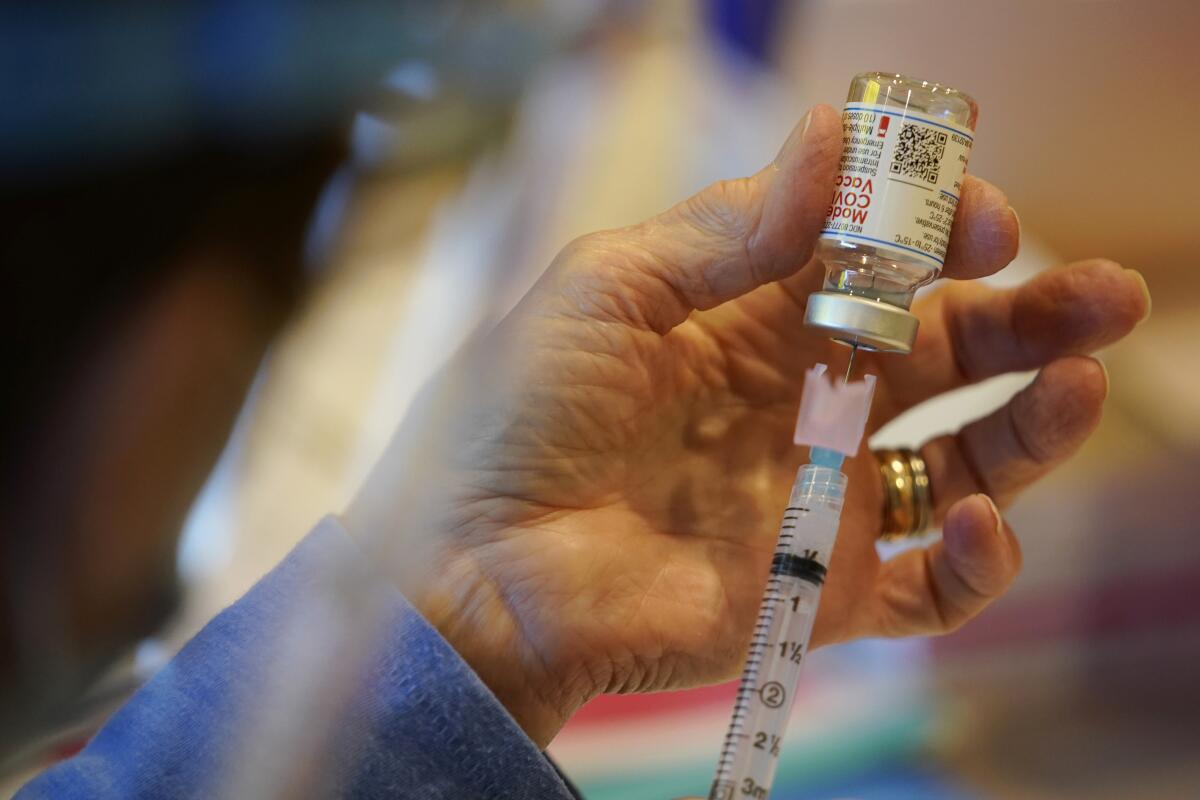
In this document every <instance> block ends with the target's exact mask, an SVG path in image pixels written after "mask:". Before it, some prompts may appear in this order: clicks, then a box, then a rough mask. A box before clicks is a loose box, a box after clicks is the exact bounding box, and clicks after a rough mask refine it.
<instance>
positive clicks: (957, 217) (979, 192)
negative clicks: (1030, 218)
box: [942, 175, 1021, 280]
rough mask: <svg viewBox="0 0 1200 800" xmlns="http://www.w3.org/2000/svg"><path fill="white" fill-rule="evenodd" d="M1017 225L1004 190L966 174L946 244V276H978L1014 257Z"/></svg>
mask: <svg viewBox="0 0 1200 800" xmlns="http://www.w3.org/2000/svg"><path fill="white" fill-rule="evenodd" d="M1020 239H1021V224H1020V222H1019V221H1018V220H1017V213H1016V212H1015V211H1013V209H1012V206H1010V205H1009V204H1008V197H1007V195H1005V194H1004V192H1002V191H1000V190H999V189H997V188H996V187H995V186H993V185H992V184H990V183H988V182H987V181H985V180H983V179H982V178H976V177H974V176H973V175H968V176H967V177H966V180H965V181H964V182H963V187H962V194H961V196H960V197H959V201H958V209H957V210H956V211H955V213H954V227H953V228H951V230H950V243H949V245H948V246H947V247H946V264H945V266H943V267H942V276H943V277H946V278H957V279H960V280H962V279H966V278H982V277H983V276H985V275H991V274H992V273H994V272H999V271H1000V270H1001V269H1003V268H1004V267H1005V266H1007V265H1008V263H1009V262H1010V261H1012V260H1013V259H1014V258H1016V257H1017V246H1018V245H1019V244H1020Z"/></svg>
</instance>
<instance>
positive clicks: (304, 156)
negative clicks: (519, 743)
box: [0, 0, 1200, 799]
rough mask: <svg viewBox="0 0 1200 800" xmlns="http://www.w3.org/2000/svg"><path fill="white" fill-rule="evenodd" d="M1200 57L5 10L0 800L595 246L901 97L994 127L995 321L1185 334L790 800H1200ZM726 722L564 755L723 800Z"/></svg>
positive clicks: (574, 8) (991, 32) (851, 680)
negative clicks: (1196, 88) (1004, 577)
mask: <svg viewBox="0 0 1200 800" xmlns="http://www.w3.org/2000/svg"><path fill="white" fill-rule="evenodd" d="M1197 32H1200V8H1198V7H1196V6H1195V5H1194V4H1193V3H1191V2H1187V1H1186V0H1162V2H1152V3H1138V2H1133V0H1099V1H1098V2H1097V1H1095V0H1086V1H1085V0H1060V2H1052V3H1044V2H1034V0H1013V2H1008V3H1004V4H969V5H963V4H961V3H954V2H950V0H917V1H915V2H911V3H903V4H899V3H892V2H885V0H861V1H860V2H854V3H844V2H835V0H813V1H812V2H794V3H784V2H768V1H767V0H755V1H754V2H736V1H735V0H703V2H685V1H684V0H679V2H668V3H654V4H651V3H637V2H604V1H603V0H573V1H572V2H552V1H551V0H546V1H545V2H503V3H484V2H445V3H420V2H360V1H359V0H354V1H353V2H350V1H346V2H316V0H308V1H306V2H283V1H282V0H275V1H272V2H249V0H245V1H244V2H237V1H235V0H224V1H222V2H186V3H183V2H181V3H103V4H91V3H64V2H54V3H38V4H25V5H24V6H21V5H18V4H15V3H13V4H4V5H2V6H0V87H2V89H0V91H2V93H3V98H4V102H3V104H0V170H2V173H0V174H2V177H3V186H2V187H0V214H2V215H3V222H2V223H0V224H2V225H3V234H2V235H0V264H2V269H3V275H4V279H5V285H6V287H7V288H8V290H9V292H8V306H9V308H8V312H7V313H6V314H4V315H3V322H2V323H0V324H2V325H3V332H4V337H5V341H6V343H7V346H6V348H5V356H4V363H3V370H4V374H5V378H6V381H5V383H6V386H8V387H10V388H8V389H6V391H5V394H4V401H3V402H4V405H3V415H2V418H0V430H2V432H3V437H2V439H0V441H3V443H4V452H3V456H2V457H0V458H2V459H3V484H2V486H3V489H2V490H0V491H2V492H3V494H2V501H0V524H2V526H3V527H2V529H0V530H2V532H0V583H2V585H3V593H2V598H3V603H2V606H3V610H2V613H0V709H2V711H0V789H4V788H7V787H8V784H7V783H5V781H12V782H13V784H12V785H14V786H15V785H17V783H18V782H19V781H20V779H21V778H22V777H23V776H26V775H27V774H28V772H29V771H30V770H32V769H37V768H40V767H41V766H44V765H45V764H46V763H48V762H49V761H50V760H52V759H54V758H56V757H59V756H61V755H63V754H64V753H67V752H70V751H71V750H72V749H73V748H75V747H77V746H78V744H79V743H80V741H82V740H83V739H84V738H85V737H86V736H87V735H88V734H89V733H90V732H91V731H92V730H94V727H95V725H96V724H97V723H98V722H99V721H101V720H102V719H103V718H104V716H105V715H106V714H107V713H109V712H110V711H111V709H112V708H113V707H114V706H115V705H116V704H118V703H119V702H120V701H121V699H122V698H123V697H125V696H126V695H127V694H128V692H129V691H131V689H132V688H133V687H135V686H136V685H137V684H138V683H139V682H140V681H142V680H144V679H145V678H146V677H147V676H148V675H150V674H152V673H153V671H154V669H156V668H157V667H158V666H161V664H162V662H163V659H164V658H165V657H166V656H167V655H169V654H170V653H171V652H172V651H173V650H174V649H176V648H177V647H178V646H179V645H181V644H182V642H183V641H185V640H186V639H187V637H188V636H189V635H190V634H192V633H194V632H195V630H196V629H197V628H198V627H199V626H200V625H201V624H203V622H204V621H205V620H206V619H207V618H209V617H210V616H211V615H212V614H214V613H215V612H216V611H217V610H219V609H220V608H221V607H223V606H224V605H225V604H227V603H229V602H230V601H232V600H233V599H234V598H236V597H237V596H238V595H239V594H241V593H242V592H243V591H245V589H246V588H248V587H249V586H250V585H251V584H252V583H253V582H254V580H256V579H257V577H258V576H259V575H261V574H262V573H263V572H264V571H265V570H267V569H269V568H270V566H271V565H273V564H274V563H275V562H276V561H277V560H279V559H280V558H281V557H282V556H283V555H284V554H285V553H286V552H287V551H288V550H289V549H290V547H291V546H292V545H293V544H294V543H295V542H296V541H297V540H298V539H299V538H300V537H301V536H303V534H304V533H305V532H306V531H307V530H308V529H309V528H310V527H311V526H312V525H313V524H314V523H315V522H316V521H317V520H318V519H319V518H320V517H321V516H322V515H323V514H325V513H327V512H329V511H331V510H336V509H339V508H341V507H342V505H343V504H344V503H345V501H346V499H347V497H348V496H349V494H350V493H351V492H352V491H353V490H354V488H355V487H356V486H357V484H358V482H359V480H360V479H361V478H362V476H363V474H364V473H365V471H366V469H367V467H368V465H369V464H371V463H372V461H373V460H374V457H375V456H376V455H377V454H378V452H379V450H380V449H381V448H382V446H383V443H384V442H385V441H386V440H387V438H388V436H389V435H390V433H391V430H392V429H393V427H394V426H395V424H396V422H397V421H398V419H399V418H400V417H402V416H403V414H404V411H405V409H406V407H407V405H408V403H409V402H410V401H411V400H412V397H413V395H414V393H415V392H416V390H417V388H418V387H419V386H420V385H421V384H422V383H423V382H424V381H425V380H426V379H427V378H428V376H429V375H430V374H431V373H432V372H433V371H434V370H435V369H436V368H437V366H438V365H439V364H440V363H441V362H442V360H443V359H445V358H446V357H447V356H448V355H449V354H450V353H452V352H453V351H454V349H455V348H456V347H457V346H458V344H459V343H461V342H462V341H463V340H464V338H465V337H466V336H468V335H469V334H470V332H471V331H472V330H473V328H474V326H475V324H476V323H477V322H478V321H479V320H481V319H487V318H489V317H491V316H494V315H495V314H496V313H498V312H502V311H503V310H504V309H505V307H506V306H508V305H511V304H512V303H513V302H515V300H516V298H518V297H519V296H520V295H521V294H522V293H523V292H524V290H525V289H526V288H527V287H528V285H529V284H530V283H531V282H532V281H533V280H534V278H536V276H537V275H538V274H539V273H540V272H541V270H542V269H543V268H544V267H545V266H546V264H548V263H549V261H550V259H551V258H552V257H553V255H554V253H555V252H556V251H557V250H558V249H559V248H560V247H561V246H562V245H563V244H564V243H565V242H567V241H569V240H570V239H571V238H573V237H574V236H577V235H579V234H582V233H585V232H587V231H591V230H596V229H600V228H607V227H613V226H617V225H623V224H628V223H632V222H635V221H638V220H639V219H642V218H644V217H646V216H648V215H650V214H653V213H655V212H657V211H659V210H661V209H662V208H663V207H665V206H668V205H670V204H671V203H673V202H674V201H676V200H678V199H679V198H680V197H683V196H685V195H687V194H688V193H690V192H693V191H695V190H696V189H698V188H700V187H701V186H703V185H704V184H706V183H708V182H709V181H711V180H715V179H718V178H724V177H730V176H733V175H739V174H746V173H748V172H750V171H753V170H755V169H758V168H759V167H761V165H762V164H764V163H766V161H768V160H769V159H770V157H771V156H772V155H773V154H774V152H775V151H776V149H777V148H778V146H779V143H780V142H782V141H783V138H784V137H785V136H786V134H787V131H788V130H789V129H790V127H791V126H792V125H793V124H794V122H795V120H796V119H797V118H798V117H799V116H800V115H801V114H802V113H803V112H804V110H805V109H806V107H807V106H808V105H810V104H812V103H816V102H827V103H831V104H833V105H838V104H840V102H841V101H842V99H843V97H844V93H845V89H846V85H847V82H848V80H849V78H850V76H851V75H853V74H854V73H856V72H860V71H863V70H867V69H885V70H894V71H898V72H905V73H908V74H914V75H917V76H920V77H925V78H929V79H931V80H937V81H942V82H945V83H949V84H952V85H955V86H958V87H960V88H962V89H964V90H966V91H968V92H970V93H972V94H973V95H974V96H975V97H976V98H977V100H978V101H979V103H980V108H981V115H980V125H979V129H978V144H977V147H976V149H975V151H974V153H973V155H972V163H971V166H970V170H971V171H972V172H973V173H975V174H978V175H981V176H983V177H986V178H988V179H989V180H991V181H992V182H994V183H996V184H997V185H999V186H1001V187H1003V188H1004V189H1005V190H1006V191H1007V192H1008V193H1009V195H1010V199H1011V201H1012V203H1013V205H1014V206H1015V207H1016V208H1017V209H1018V211H1019V212H1020V214H1021V221H1022V229H1023V249H1022V254H1021V256H1020V258H1019V259H1018V261H1017V263H1016V264H1014V265H1013V267H1012V268H1010V269H1009V270H1006V272H1005V274H1002V275H1001V276H998V277H997V278H996V279H995V280H996V282H997V283H1001V284H1003V283H1014V282H1019V281H1021V280H1023V279H1025V278H1027V277H1029V276H1030V275H1032V274H1035V273H1036V272H1038V271H1040V270H1042V269H1046V268H1049V267H1051V266H1053V265H1054V264H1057V263H1061V262H1063V261H1067V260H1073V259H1077V258H1083V257H1090V256H1099V255H1103V256H1108V257H1112V258H1115V259H1117V260H1120V261H1121V262H1122V263H1123V264H1124V265H1125V266H1127V267H1132V268H1136V269H1139V270H1140V271H1142V272H1143V273H1144V275H1145V276H1146V278H1147V281H1148V283H1149V285H1150V288H1151V291H1152V293H1153V294H1154V313H1153V315H1152V317H1151V318H1150V319H1149V320H1148V321H1147V322H1145V323H1144V324H1143V325H1142V326H1141V327H1140V328H1139V329H1138V330H1137V331H1136V332H1135V334H1134V335H1133V336H1132V337H1131V338H1130V339H1129V340H1128V341H1127V342H1125V343H1123V344H1121V345H1119V346H1118V347H1115V348H1113V349H1112V350H1111V351H1109V352H1106V353H1103V354H1102V357H1103V359H1104V361H1105V363H1106V365H1107V366H1108V369H1109V372H1110V376H1111V383H1112V392H1111V396H1110V399H1109V405H1108V409H1107V414H1106V419H1105V422H1104V424H1103V426H1102V427H1101V429H1100V431H1099V432H1098V434H1097V435H1096V436H1095V437H1094V439H1093V440H1092V441H1091V442H1089V444H1088V445H1087V446H1086V448H1085V450H1084V452H1083V453H1081V454H1080V455H1079V456H1078V457H1077V458H1076V459H1074V460H1073V461H1072V462H1070V463H1069V464H1068V465H1067V466H1066V467H1064V468H1063V469H1062V470H1060V471H1059V472H1057V473H1056V474H1055V475H1054V476H1053V477H1052V478H1050V479H1049V480H1047V481H1046V482H1044V483H1043V484H1041V485H1039V486H1038V487H1037V488H1036V489H1034V490H1032V491H1030V492H1029V493H1028V494H1027V495H1026V496H1025V497H1023V498H1022V499H1021V500H1020V501H1019V502H1018V503H1017V505H1016V506H1015V507H1014V508H1013V509H1012V511H1011V513H1010V515H1009V516H1010V518H1011V522H1012V524H1013V527H1014V529H1015V530H1016V531H1017V533H1018V535H1019V536H1020V537H1021V539H1022V543H1023V547H1024V551H1025V556H1026V558H1025V570H1024V573H1023V575H1022V577H1021V578H1020V579H1019V581H1018V584H1017V585H1016V587H1015V588H1014V589H1013V591H1012V593H1011V595H1010V596H1009V597H1007V598H1005V599H1004V600H1003V601H1002V602H1001V603H999V604H998V605H997V606H996V607H995V608H993V609H991V610H989V611H988V612H987V613H986V614H985V615H984V616H983V617H982V618H981V619H980V620H978V621H977V622H976V623H974V624H972V625H970V626H968V627H967V628H966V629H964V630H963V631H961V632H960V633H958V634H955V635H953V636H950V637H947V638H945V639H943V640H938V641H936V642H929V641H909V642H862V643H856V644H852V645H847V646H843V647H837V648H832V649H830V650H828V651H823V652H821V653H819V654H818V655H817V657H816V658H814V659H813V662H812V669H811V670H810V672H808V673H806V677H805V679H804V680H805V685H804V687H803V690H802V691H803V693H802V697H801V700H800V702H799V703H798V711H797V714H796V719H795V721H794V724H793V729H792V731H791V732H790V733H789V737H788V746H787V747H786V748H785V753H784V758H783V764H782V766H781V770H780V778H779V781H778V783H777V786H776V794H775V795H773V796H778V797H780V798H810V797H811V798H817V797H838V796H855V797H860V798H873V797H880V798H884V797H888V798H890V797H923V798H982V797H1003V798H1074V797H1078V798H1084V797H1087V798H1110V797H1111V798H1117V797H1121V798H1124V797H1135V796H1136V797H1145V798H1176V797H1189V796H1195V795H1196V794H1197V793H1200V763H1198V762H1197V760H1196V759H1195V756H1194V754H1195V753H1196V752H1197V750H1198V749H1200V693H1198V692H1200V689H1198V688H1197V684H1196V682H1195V680H1194V673H1195V669H1194V664H1195V663H1196V662H1197V658H1200V596H1198V595H1197V591H1196V587H1197V586H1198V585H1200V535H1197V534H1200V522H1197V519H1198V514H1200V506H1198V505H1197V503H1198V500H1197V495H1196V492H1195V487H1196V486H1198V485H1200V415H1198V414H1197V413H1196V403H1195V399H1194V398H1195V397H1196V396H1197V395H1198V394H1200V379H1198V378H1197V376H1200V360H1198V359H1200V357H1198V356H1197V355H1196V354H1195V352H1194V347H1192V345H1193V344H1194V343H1195V342H1196V341H1198V340H1200V314H1197V309H1198V308H1200V280H1198V279H1197V278H1196V268H1195V265H1194V261H1195V258H1196V255H1195V254H1196V252H1197V246H1198V245H1200V233H1198V229H1197V226H1196V203H1195V201H1194V199H1193V198H1192V196H1191V192H1192V187H1194V186H1196V185H1200V166H1197V163H1196V161H1195V159H1189V158H1188V157H1187V147H1188V144H1189V142H1190V140H1191V133H1190V132H1191V131H1194V130H1198V129H1200V110H1197V109H1196V107H1195V106H1194V105H1193V104H1188V103H1186V102H1183V101H1182V99H1181V98H1182V97H1183V96H1186V95H1185V94H1184V93H1183V92H1182V91H1181V88H1182V87H1187V86H1191V85H1193V84H1194V83H1195V81H1196V80H1197V79H1200V57H1198V56H1197V53H1196V48H1195V46H1194V43H1193V41H1192V40H1193V39H1194V37H1195V35H1196V33H1197ZM497 275H498V276H501V277H502V278H503V280H502V281H496V280H495V279H494V278H495V276H497ZM485 278H487V280H485ZM496 286H500V287H501V288H500V290H499V291H498V292H497V291H496V290H495V288H494V287H496ZM485 287H486V288H485ZM1027 380H1028V376H1008V377H1006V378H1003V379H999V380H996V381H993V382H990V383H989V384H987V385H985V386H984V387H982V388H980V389H978V390H974V391H973V392H969V393H965V394H963V395H960V396H958V397H954V398H949V399H947V400H945V401H944V402H942V403H941V404H940V405H938V406H937V407H935V408H932V409H926V410H924V411H923V412H920V413H917V414H914V415H912V416H911V417H909V418H908V419H904V420H901V421H899V422H898V423H897V424H895V425H893V426H891V427H890V428H889V429H888V430H887V431H885V432H883V434H881V437H882V438H883V439H886V440H887V441H888V442H896V443H910V444H911V443H917V442H920V441H921V440H923V439H924V438H925V437H926V436H928V435H931V434H933V433H937V432H941V431H944V430H948V429H952V428H954V427H957V426H958V425H959V424H961V423H962V422H964V421H966V420H968V419H970V418H973V417H975V416H978V415H980V414H982V413H985V412H986V411H988V410H990V409H991V408H993V407H995V406H997V405H999V404H1000V403H1001V402H1003V401H1004V400H1005V399H1006V398H1007V396H1008V395H1010V394H1011V393H1012V392H1013V391H1015V390H1016V389H1017V388H1018V387H1019V386H1021V385H1023V383H1024V382H1025V381H1027ZM247 398H248V399H247ZM214 465H215V466H214ZM181 535H182V546H181V547H180V546H179V545H178V544H177V543H178V540H179V538H180V536H181ZM139 642H140V645H139V644H138V643H139ZM135 645H138V646H136V647H135ZM731 697H732V688H731V687H714V688H709V689H703V690H697V691H695V692H689V693H679V694H672V695H665V696H650V697H623V698H601V699H600V700H597V701H595V702H594V703H593V704H591V705H590V706H589V707H587V708H585V709H584V711H583V712H582V713H581V714H580V715H579V717H578V718H577V719H576V720H575V721H574V722H573V723H572V724H571V725H570V726H568V728H567V729H566V730H565V731H564V732H563V734H562V735H561V736H560V737H559V738H558V740H556V742H555V743H554V745H553V746H552V748H551V750H552V752H553V753H554V754H555V756H556V757H557V758H558V760H559V761H560V762H561V763H562V765H563V767H564V768H565V770H566V771H567V772H568V773H570V774H572V775H573V776H574V777H575V778H577V779H578V781H579V782H580V783H581V785H582V787H583V789H584V792H585V794H586V795H587V796H588V797H589V798H593V799H594V798H601V799H602V798H610V797H611V798H617V797H620V798H640V797H645V798H651V797H653V798H661V797H667V796H676V795H683V794H688V793H692V794H701V793H702V792H703V791H704V790H705V787H706V786H707V784H708V780H709V778H710V776H711V768H712V765H713V762H714V759H715V757H716V754H717V748H718V744H719V741H720V738H721V735H722V734H723V732H724V726H725V723H726V715H727V714H728V710H729V703H730V699H731Z"/></svg>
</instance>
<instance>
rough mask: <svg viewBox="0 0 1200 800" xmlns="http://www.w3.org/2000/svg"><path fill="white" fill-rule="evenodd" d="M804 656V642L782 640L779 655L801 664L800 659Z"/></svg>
mask: <svg viewBox="0 0 1200 800" xmlns="http://www.w3.org/2000/svg"><path fill="white" fill-rule="evenodd" d="M803 656H804V643H803V642H780V643H779V657H780V658H786V659H788V660H790V661H791V662H792V663H793V664H799V663H800V659H801V658H802V657H803Z"/></svg>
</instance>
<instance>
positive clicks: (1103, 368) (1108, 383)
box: [1090, 356, 1112, 397]
mask: <svg viewBox="0 0 1200 800" xmlns="http://www.w3.org/2000/svg"><path fill="white" fill-rule="evenodd" d="M1090 358H1091V359H1092V361H1095V362H1096V366H1098V367H1100V372H1102V373H1103V374H1104V396H1105V397H1108V390H1109V389H1111V388H1112V379H1111V378H1110V377H1109V376H1108V366H1107V365H1106V364H1105V363H1104V362H1103V361H1101V360H1100V359H1098V358H1096V357H1095V356H1090Z"/></svg>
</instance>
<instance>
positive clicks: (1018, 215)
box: [1008, 206, 1021, 242]
mask: <svg viewBox="0 0 1200 800" xmlns="http://www.w3.org/2000/svg"><path fill="white" fill-rule="evenodd" d="M1008 213H1010V214H1012V215H1013V219H1015V220H1016V221H1017V241H1018V242H1019V241H1021V215H1020V214H1018V213H1017V210H1016V209H1015V208H1013V207H1012V206H1009V207H1008Z"/></svg>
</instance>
